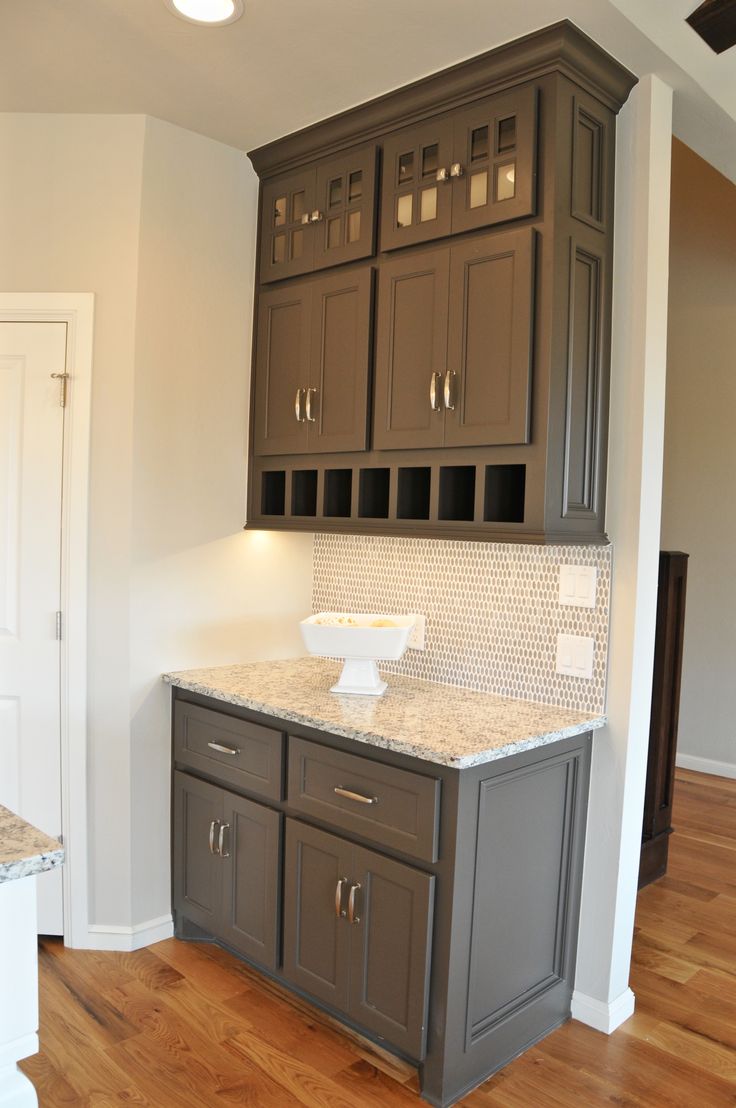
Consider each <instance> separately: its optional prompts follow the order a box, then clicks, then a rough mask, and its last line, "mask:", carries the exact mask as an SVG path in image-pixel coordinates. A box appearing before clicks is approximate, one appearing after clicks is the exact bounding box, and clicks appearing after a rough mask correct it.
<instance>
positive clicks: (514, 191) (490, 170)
mask: <svg viewBox="0 0 736 1108" xmlns="http://www.w3.org/2000/svg"><path fill="white" fill-rule="evenodd" d="M453 145H454V153H453V159H454V161H453V166H454V171H455V172H458V171H459V172H460V174H461V175H460V176H457V177H455V178H454V180H453V184H452V233H453V234H457V233H458V232H459V231H469V230H471V229H472V228H474V227H485V226H487V225H489V224H492V223H503V222H505V221H506V220H511V219H520V218H521V217H522V216H528V215H533V214H534V212H535V210H536V171H537V166H536V150H537V90H536V88H535V87H534V86H533V85H523V86H522V87H521V88H518V89H515V90H513V91H512V92H507V93H500V94H499V95H498V96H490V97H488V98H487V99H486V100H481V101H480V102H478V103H477V104H473V105H472V106H471V107H469V108H467V109H465V110H463V111H461V112H458V113H457V114H456V115H455V126H454V140H453Z"/></svg>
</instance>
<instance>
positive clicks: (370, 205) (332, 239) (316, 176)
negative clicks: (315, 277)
mask: <svg viewBox="0 0 736 1108" xmlns="http://www.w3.org/2000/svg"><path fill="white" fill-rule="evenodd" d="M375 191H376V148H375V146H362V147H359V148H357V149H355V150H351V151H350V152H349V153H347V154H342V155H340V156H339V157H337V158H331V159H328V160H326V161H322V162H318V163H317V165H316V166H315V165H311V166H310V167H309V168H306V169H303V170H301V171H299V172H298V173H295V174H289V175H285V176H281V177H278V178H276V179H275V180H273V181H269V182H268V184H266V185H264V187H263V193H262V197H261V261H260V271H259V272H260V280H261V282H262V283H263V284H267V283H270V282H271V281H280V280H282V279H284V278H286V277H296V276H299V275H300V274H302V273H311V272H312V271H313V270H315V269H326V268H327V267H328V266H333V265H340V264H341V263H343V262H353V261H358V260H359V259H361V258H368V257H370V256H371V255H372V254H373V253H374V249H375V225H376V221H375V206H376V204H375Z"/></svg>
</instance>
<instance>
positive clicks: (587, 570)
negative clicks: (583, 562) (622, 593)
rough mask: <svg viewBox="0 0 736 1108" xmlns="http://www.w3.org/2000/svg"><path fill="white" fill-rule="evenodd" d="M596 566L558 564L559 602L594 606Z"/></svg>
mask: <svg viewBox="0 0 736 1108" xmlns="http://www.w3.org/2000/svg"><path fill="white" fill-rule="evenodd" d="M597 582H598V569H597V567H596V566H571V565H561V566H560V604H572V605H575V606H576V607H578V608H595V591H596V585H597Z"/></svg>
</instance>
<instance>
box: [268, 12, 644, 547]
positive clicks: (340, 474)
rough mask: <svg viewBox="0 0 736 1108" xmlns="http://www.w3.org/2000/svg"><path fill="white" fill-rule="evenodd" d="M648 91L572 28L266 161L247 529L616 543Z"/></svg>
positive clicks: (423, 85)
mask: <svg viewBox="0 0 736 1108" xmlns="http://www.w3.org/2000/svg"><path fill="white" fill-rule="evenodd" d="M633 83H634V78H633V77H632V75H631V74H630V73H628V72H627V71H626V70H625V69H623V68H622V67H621V66H620V65H619V64H618V63H617V62H615V61H614V60H613V59H612V58H611V57H609V56H608V55H607V54H605V53H603V52H602V51H601V50H600V49H599V48H598V47H597V46H596V45H595V44H594V43H593V42H591V40H590V39H588V38H586V37H585V36H584V35H583V34H582V33H581V32H580V31H578V30H577V29H576V28H575V27H573V26H572V25H571V24H570V23H559V24H555V25H554V26H551V27H548V28H546V29H544V30H543V31H539V32H537V33H536V34H533V35H530V36H527V37H526V38H524V39H521V40H519V41H518V42H515V43H511V44H508V45H505V46H503V47H500V48H499V49H497V50H493V51H491V52H489V53H487V54H483V55H481V56H480V57H478V58H475V59H473V60H471V61H469V62H465V63H462V64H461V65H458V66H454V67H453V68H452V69H448V70H445V71H443V72H442V73H438V74H436V75H434V76H432V77H429V78H427V79H425V80H422V81H419V82H417V83H415V84H413V85H410V86H408V87H407V88H404V89H399V90H398V91H396V92H392V93H389V94H388V95H386V96H383V97H381V98H380V99H378V100H374V101H370V102H369V103H367V104H364V105H362V106H360V107H358V108H355V109H353V110H351V111H349V112H344V113H342V114H341V115H339V116H335V117H334V118H332V119H328V120H325V121H324V122H321V123H318V124H316V125H315V126H313V127H310V128H307V129H306V130H304V131H300V132H297V133H296V134H293V135H290V136H288V137H286V138H284V139H280V140H278V141H277V142H274V143H270V144H269V145H267V146H263V147H261V148H260V149H258V150H254V151H252V152H251V153H250V158H251V160H252V162H253V165H254V166H255V168H256V170H257V172H258V175H259V177H260V179H261V201H260V212H261V216H260V232H259V238H260V247H259V262H258V273H257V279H258V291H257V296H256V310H255V335H254V363H253V364H254V372H253V383H252V384H253V402H252V405H251V439H250V442H251V448H250V459H249V493H248V523H247V526H250V527H259V528H260V527H275V528H280V529H286V530H315V529H319V530H323V531H324V530H331V531H347V532H373V533H385V534H414V535H433V536H451V537H460V538H478V539H494V540H499V541H501V540H502V541H507V540H509V539H512V540H520V541H574V542H603V541H605V529H604V491H605V484H606V473H605V466H606V437H607V411H608V373H609V331H610V304H611V268H612V244H613V181H614V149H615V121H616V113H617V112H618V110H619V108H620V106H621V104H622V103H623V102H624V101H625V99H626V97H627V96H628V93H629V91H630V89H631V87H632V84H633ZM374 284H375V290H376V291H375V298H374V294H373V288H374ZM374 309H375V310H374Z"/></svg>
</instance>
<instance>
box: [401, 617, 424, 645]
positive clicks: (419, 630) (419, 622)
mask: <svg viewBox="0 0 736 1108" xmlns="http://www.w3.org/2000/svg"><path fill="white" fill-rule="evenodd" d="M412 615H414V626H413V627H412V629H411V634H410V635H409V641H408V643H407V644H406V645H407V648H408V649H409V650H424V632H425V629H426V626H427V617H426V616H423V615H416V614H415V613H412Z"/></svg>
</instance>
